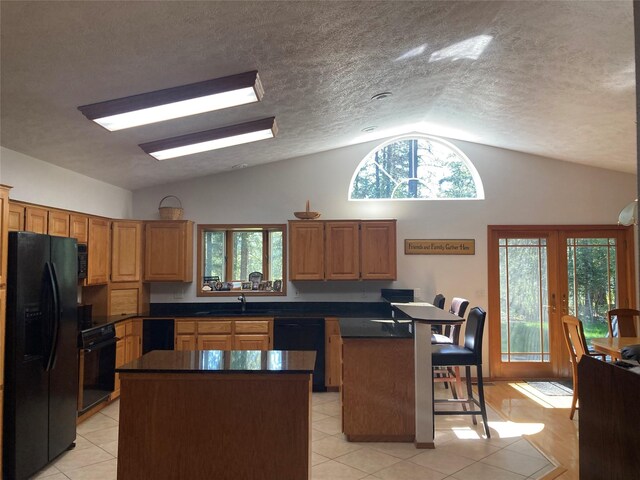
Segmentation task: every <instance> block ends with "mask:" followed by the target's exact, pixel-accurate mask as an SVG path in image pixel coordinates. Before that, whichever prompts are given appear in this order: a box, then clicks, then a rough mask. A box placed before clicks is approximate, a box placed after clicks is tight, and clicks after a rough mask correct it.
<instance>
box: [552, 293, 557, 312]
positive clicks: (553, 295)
mask: <svg viewBox="0 0 640 480" xmlns="http://www.w3.org/2000/svg"><path fill="white" fill-rule="evenodd" d="M551 313H556V294H555V293H552V294H551Z"/></svg>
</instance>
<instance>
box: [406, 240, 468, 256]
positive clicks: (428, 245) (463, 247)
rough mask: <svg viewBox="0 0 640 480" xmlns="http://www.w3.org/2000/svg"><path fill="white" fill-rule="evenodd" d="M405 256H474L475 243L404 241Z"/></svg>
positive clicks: (462, 241)
mask: <svg viewBox="0 0 640 480" xmlns="http://www.w3.org/2000/svg"><path fill="white" fill-rule="evenodd" d="M404 253H405V255H475V254H476V241H475V240H473V239H470V240H409V239H405V241H404Z"/></svg>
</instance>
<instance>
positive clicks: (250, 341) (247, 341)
mask: <svg viewBox="0 0 640 480" xmlns="http://www.w3.org/2000/svg"><path fill="white" fill-rule="evenodd" d="M233 349H234V350H269V335H264V334H263V335H244V334H239V335H238V334H237V335H235V336H234V337H233Z"/></svg>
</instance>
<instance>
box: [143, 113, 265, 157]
mask: <svg viewBox="0 0 640 480" xmlns="http://www.w3.org/2000/svg"><path fill="white" fill-rule="evenodd" d="M277 132H278V126H277V125H276V119H275V117H270V118H264V119H262V120H256V121H254V122H247V123H241V124H238V125H230V126H228V127H222V128H216V129H214V130H205V131H204V132H197V133H189V134H187V135H181V136H179V137H173V138H166V139H164V140H156V141H154V142H148V143H143V144H140V145H139V147H140V148H141V149H142V150H144V152H145V153H148V154H149V155H151V156H152V157H154V158H155V159H157V160H167V159H169V158H175V157H181V156H184V155H192V154H194V153H200V152H207V151H209V150H216V149H218V148H225V147H231V146H232V145H240V144H241V143H249V142H256V141H258V140H265V139H267V138H273V137H275V136H276V133H277Z"/></svg>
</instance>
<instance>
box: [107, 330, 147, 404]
mask: <svg viewBox="0 0 640 480" xmlns="http://www.w3.org/2000/svg"><path fill="white" fill-rule="evenodd" d="M116 337H117V338H118V341H117V343H116V368H118V367H120V366H122V365H124V364H126V363H129V362H132V361H133V360H135V359H136V358H140V357H141V356H142V319H139V318H133V319H129V320H124V321H122V322H119V323H117V324H116ZM119 396H120V374H118V373H116V374H115V382H114V389H113V393H112V394H111V397H110V399H111V400H113V399H115V398H118V397H119Z"/></svg>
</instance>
